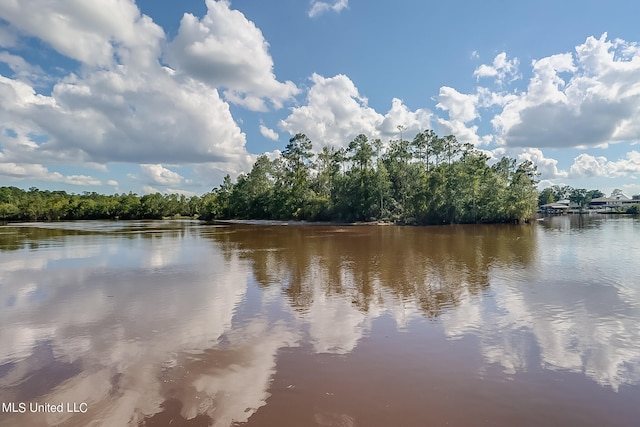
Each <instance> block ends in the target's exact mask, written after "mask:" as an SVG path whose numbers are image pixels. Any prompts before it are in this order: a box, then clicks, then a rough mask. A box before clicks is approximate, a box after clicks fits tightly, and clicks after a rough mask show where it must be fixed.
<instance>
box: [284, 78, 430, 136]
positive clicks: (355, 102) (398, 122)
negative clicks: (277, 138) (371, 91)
mask: <svg viewBox="0 0 640 427" xmlns="http://www.w3.org/2000/svg"><path fill="white" fill-rule="evenodd" d="M311 81H312V83H313V85H312V87H311V88H310V89H309V91H308V93H307V102H306V105H303V106H300V107H295V108H293V109H292V112H291V114H290V115H289V116H288V117H286V118H285V119H284V120H281V121H280V124H279V127H280V129H282V130H284V131H287V132H289V133H290V134H292V135H293V134H295V133H298V132H302V133H305V134H306V135H307V136H308V137H309V138H310V139H311V141H312V142H314V144H317V145H316V147H317V146H324V145H334V146H346V145H347V144H348V143H349V142H350V141H351V140H353V138H354V137H355V136H357V135H358V134H361V133H362V134H365V135H367V137H369V138H371V139H373V138H385V137H392V138H398V137H399V134H398V129H397V127H398V126H404V127H405V131H404V132H405V133H404V137H408V136H409V135H411V136H412V135H413V134H415V133H417V132H419V131H422V130H424V129H426V128H429V127H430V120H431V112H429V111H428V110H424V109H418V110H416V111H409V110H408V108H407V107H406V106H405V105H404V104H403V103H402V101H401V100H399V99H393V100H392V105H391V109H390V110H389V111H388V112H387V114H386V115H382V114H380V113H378V112H377V111H376V110H374V109H373V108H371V107H369V106H368V105H367V99H366V98H365V97H363V96H362V95H361V94H360V92H359V91H358V89H357V88H356V86H355V85H354V83H353V82H352V81H351V80H350V79H349V78H348V77H347V76H345V75H343V74H339V75H337V76H335V77H329V78H325V77H322V76H320V75H318V74H313V75H312V76H311Z"/></svg>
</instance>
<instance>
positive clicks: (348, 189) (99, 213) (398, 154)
mask: <svg viewBox="0 0 640 427" xmlns="http://www.w3.org/2000/svg"><path fill="white" fill-rule="evenodd" d="M488 162H489V157H488V156H487V155H486V154H484V153H483V152H481V151H480V150H477V149H476V148H475V147H474V146H473V145H472V144H466V143H460V142H459V141H458V140H457V139H456V138H455V136H452V135H449V136H445V137H439V136H438V135H436V134H435V132H433V131H432V130H427V131H424V132H420V133H418V134H417V135H416V136H415V138H413V140H411V141H409V140H404V139H402V138H401V139H399V140H395V141H391V142H390V144H389V146H388V147H386V149H383V144H382V142H381V141H380V140H379V139H376V140H373V141H370V140H369V139H368V138H367V136H365V135H362V134H361V135H358V136H357V137H355V138H354V139H353V141H351V142H350V143H349V145H348V147H346V148H341V149H336V148H333V147H326V146H325V147H323V148H322V150H321V151H319V152H317V153H315V152H314V151H313V147H312V142H311V140H310V139H309V138H308V137H307V136H306V135H304V134H301V133H300V134H297V135H295V136H294V137H293V138H291V139H290V140H289V143H288V144H287V146H286V147H285V149H284V150H283V151H282V153H281V154H280V155H279V156H278V157H277V158H275V159H273V160H270V159H269V158H268V157H267V156H266V155H262V156H260V157H258V159H257V160H256V162H255V163H254V164H253V167H252V169H251V171H250V172H249V173H247V174H241V175H239V176H238V177H237V179H236V180H235V182H234V181H232V179H231V177H230V176H229V175H227V176H226V177H225V178H224V181H223V183H222V184H221V185H220V186H219V187H217V188H214V189H213V190H212V191H211V192H208V193H206V194H203V195H202V196H192V197H189V198H187V197H186V196H184V195H176V194H168V195H162V194H160V193H155V194H147V195H144V196H138V195H136V194H132V193H129V194H115V195H102V194H97V193H88V192H84V193H82V194H80V195H78V194H67V193H66V192H64V191H41V190H38V189H37V188H31V189H29V191H24V190H21V189H18V188H16V187H1V188H0V219H3V220H59V219H112V218H119V219H143V218H149V219H152V218H162V217H171V216H188V217H199V218H201V219H205V220H215V219H231V218H236V219H278V220H306V221H337V222H353V221H391V222H398V223H406V224H442V223H478V222H521V221H525V220H528V219H530V218H533V217H534V216H535V213H536V210H537V206H538V192H537V189H536V184H537V181H536V177H537V172H536V167H535V166H534V165H533V163H531V162H530V161H525V162H522V163H516V161H515V160H514V159H510V158H508V157H503V158H502V159H500V160H499V161H498V162H496V163H494V164H493V165H489V163H488Z"/></svg>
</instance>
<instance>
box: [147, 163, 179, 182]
mask: <svg viewBox="0 0 640 427" xmlns="http://www.w3.org/2000/svg"><path fill="white" fill-rule="evenodd" d="M140 169H141V170H142V177H143V179H145V180H146V181H147V183H149V184H152V185H153V184H155V185H178V184H181V183H182V182H183V181H184V178H183V177H182V176H181V175H180V174H178V173H176V172H174V171H172V170H169V169H167V168H165V167H164V166H162V165H159V164H158V165H140Z"/></svg>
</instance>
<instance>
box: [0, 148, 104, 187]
mask: <svg viewBox="0 0 640 427" xmlns="http://www.w3.org/2000/svg"><path fill="white" fill-rule="evenodd" d="M0 154H1V153H0ZM0 176H5V177H9V178H29V179H36V180H40V181H49V182H60V183H64V184H71V185H101V184H102V183H101V182H100V180H98V179H95V178H93V177H91V176H86V175H62V174H61V173H60V172H51V171H49V169H47V168H46V167H44V166H43V165H39V164H33V163H30V164H29V163H22V164H18V163H13V162H3V161H2V156H1V155H0Z"/></svg>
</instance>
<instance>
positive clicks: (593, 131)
mask: <svg viewBox="0 0 640 427" xmlns="http://www.w3.org/2000/svg"><path fill="white" fill-rule="evenodd" d="M532 70H533V77H532V78H531V79H530V81H529V85H528V87H527V90H526V91H524V92H522V93H519V94H517V96H515V97H512V98H511V99H510V100H509V102H508V103H507V104H506V105H505V107H504V109H503V111H502V112H501V113H500V114H498V115H497V116H495V117H494V119H493V121H492V123H493V125H494V127H495V128H496V130H497V131H498V132H499V133H500V135H501V137H502V139H503V140H504V143H506V144H508V145H512V146H526V147H579V146H582V147H587V146H598V145H603V144H607V143H615V142H622V141H632V142H633V141H638V140H640V124H639V123H638V121H637V120H635V118H636V117H637V116H638V114H640V47H639V46H638V45H637V44H634V43H629V42H626V41H624V40H620V39H616V40H613V41H612V40H608V39H607V34H606V33H605V34H603V35H602V36H601V37H600V38H599V39H596V38H595V37H589V38H587V40H586V41H585V42H584V43H583V44H581V45H579V46H577V47H576V49H575V54H572V53H564V54H558V55H553V56H549V57H545V58H541V59H539V60H534V61H533V62H532Z"/></svg>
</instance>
